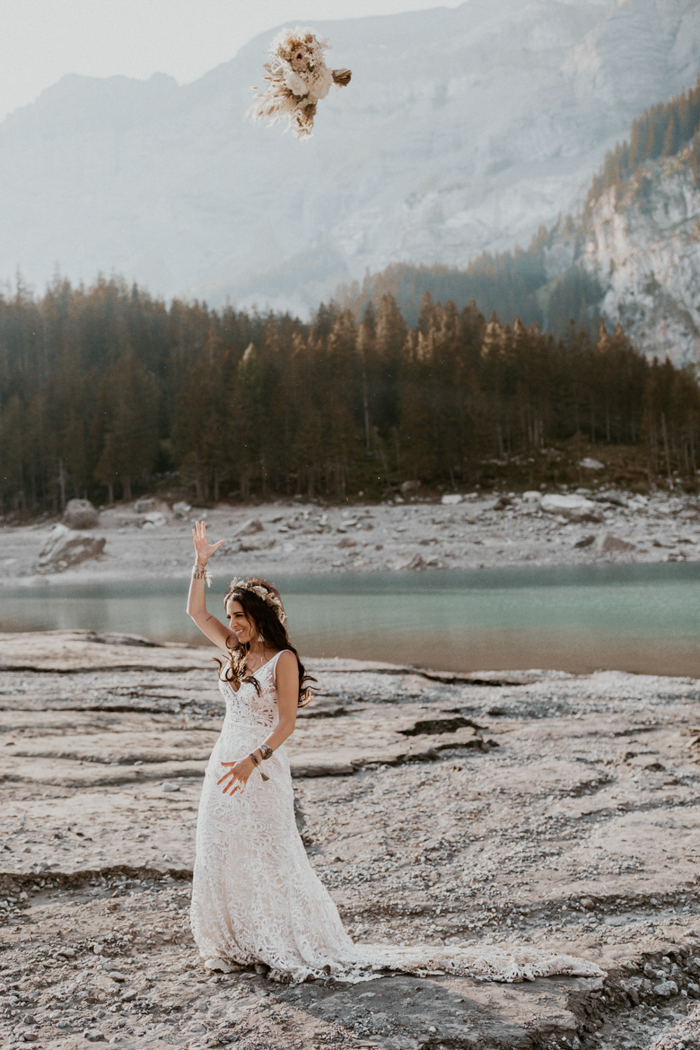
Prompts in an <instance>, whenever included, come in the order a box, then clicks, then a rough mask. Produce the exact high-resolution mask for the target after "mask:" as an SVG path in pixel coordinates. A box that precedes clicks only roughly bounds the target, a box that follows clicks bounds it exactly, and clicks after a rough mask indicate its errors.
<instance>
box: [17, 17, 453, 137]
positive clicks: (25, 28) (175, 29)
mask: <svg viewBox="0 0 700 1050" xmlns="http://www.w3.org/2000/svg"><path fill="white" fill-rule="evenodd" d="M461 2H463V0H439V2H438V0H0V18H1V20H2V21H1V24H2V33H0V120H1V119H2V118H4V117H5V116H6V115H7V113H9V112H11V111H12V110H13V109H16V108H17V107H18V106H24V105H26V103H28V102H32V101H33V100H34V99H35V98H36V97H37V95H38V94H39V93H40V92H41V91H43V89H44V88H46V87H49V86H50V85H51V84H53V83H55V82H56V81H57V80H59V79H60V78H61V77H62V76H64V75H65V74H66V73H82V74H84V75H85V76H92V77H106V76H113V75H114V74H117V73H122V74H124V75H125V76H128V77H138V78H143V79H145V78H146V77H149V76H151V74H152V73H156V72H159V73H170V75H171V76H173V77H175V79H176V80H177V81H179V82H180V83H181V84H185V83H187V82H188V81H191V80H196V79H197V77H199V76H201V75H202V74H203V73H206V72H207V70H209V69H212V68H213V67H214V66H216V65H218V64H219V63H220V62H225V61H227V59H229V58H232V57H233V55H235V53H236V52H237V51H238V49H239V48H240V47H241V46H242V45H243V44H245V43H246V41H248V40H250V38H251V37H253V36H256V35H257V34H258V33H261V32H264V30H266V29H270V28H272V27H273V26H276V25H279V24H280V23H283V22H293V23H297V22H303V23H310V24H312V25H313V22H314V21H315V20H320V19H328V18H351V17H359V16H362V15H373V14H374V15H382V14H396V13H397V12H400V11H417V10H420V9H421V8H423V9H424V8H428V7H457V6H458V5H459V4H460V3H461Z"/></svg>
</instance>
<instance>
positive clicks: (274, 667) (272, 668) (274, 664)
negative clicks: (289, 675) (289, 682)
mask: <svg viewBox="0 0 700 1050" xmlns="http://www.w3.org/2000/svg"><path fill="white" fill-rule="evenodd" d="M291 651H292V650H291V649H280V651H279V652H278V653H275V655H274V656H273V657H272V659H271V660H270V661H269V662H268V663H267V664H265V666H266V667H269V668H270V673H271V674H272V677H273V679H274V682H275V685H277V673H276V672H277V661H278V660H279V658H280V656H281V655H282V653H291Z"/></svg>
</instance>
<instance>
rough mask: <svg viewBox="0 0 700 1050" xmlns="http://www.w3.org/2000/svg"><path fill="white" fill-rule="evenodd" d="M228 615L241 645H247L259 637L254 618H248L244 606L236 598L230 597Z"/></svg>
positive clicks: (227, 605) (227, 604) (227, 606)
mask: <svg viewBox="0 0 700 1050" xmlns="http://www.w3.org/2000/svg"><path fill="white" fill-rule="evenodd" d="M226 615H227V616H228V620H229V627H230V628H231V630H232V631H233V633H234V634H235V636H236V639H237V641H238V644H239V645H246V644H247V643H248V642H252V641H254V639H256V638H257V636H258V629H257V627H256V626H255V624H254V623H253V621H252V620H250V619H248V617H247V616H246V613H245V610H244V608H243V606H242V605H241V603H240V602H239V601H236V599H235V598H229V600H228V602H227V603H226Z"/></svg>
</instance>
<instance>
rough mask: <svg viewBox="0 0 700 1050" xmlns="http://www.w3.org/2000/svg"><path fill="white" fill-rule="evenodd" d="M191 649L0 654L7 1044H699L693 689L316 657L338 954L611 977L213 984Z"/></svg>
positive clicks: (309, 728) (2, 971)
mask: <svg viewBox="0 0 700 1050" xmlns="http://www.w3.org/2000/svg"><path fill="white" fill-rule="evenodd" d="M134 534H135V535H139V534H138V533H136V532H135V533H134ZM125 535H126V534H125ZM331 535H332V534H331ZM209 655H210V654H209V652H207V651H206V650H202V649H187V648H185V647H182V646H155V645H152V644H151V645H149V644H137V643H136V640H134V639H130V638H128V637H124V636H122V637H116V636H111V637H108V636H102V637H100V636H98V635H92V634H89V633H87V632H73V633H59V632H57V633H53V634H43V635H40V636H39V635H0V728H1V729H2V733H1V737H0V748H1V749H2V755H3V762H2V774H1V777H0V799H1V803H0V813H1V817H0V856H1V857H2V858H3V859H2V866H1V867H0V911H2V913H3V915H4V918H3V919H2V920H1V921H2V930H1V932H0V982H1V984H2V1005H1V1006H0V1045H2V1046H5V1045H14V1044H17V1043H21V1042H24V1043H31V1044H32V1045H34V1046H41V1047H45V1048H49V1047H51V1048H54V1047H55V1048H61V1050H73V1048H77V1047H82V1046H84V1045H86V1043H88V1042H105V1041H106V1042H110V1043H115V1044H118V1045H121V1046H123V1047H125V1048H131V1047H134V1048H136V1047H142V1046H152V1047H154V1048H156V1047H159V1046H187V1047H190V1048H192V1050H194V1048H196V1047H213V1046H235V1047H240V1048H246V1050H296V1048H298V1050H302V1048H303V1050H312V1048H319V1050H320V1048H322V1047H342V1048H345V1047H348V1048H360V1047H371V1046H374V1047H382V1048H385V1050H418V1048H431V1050H438V1048H443V1050H448V1048H449V1050H458V1048H472V1050H477V1048H479V1050H492V1048H493V1050H496V1048H499V1050H506V1048H508V1050H511V1048H523V1050H525V1048H540V1047H542V1048H545V1047H546V1048H551V1050H553V1048H555V1047H558V1048H584V1047H585V1048H596V1050H621V1048H625V1047H629V1048H631V1050H647V1048H651V1047H653V1048H654V1050H681V1048H682V1047H685V1048H689V1047H698V1046H700V1019H699V1018H698V1014H697V1009H698V1007H697V1006H696V1005H695V1000H697V999H698V998H700V916H699V915H698V910H699V909H700V905H699V904H698V902H697V899H696V892H695V891H696V885H697V878H698V860H699V859H700V854H699V853H698V850H700V846H699V845H698V826H699V825H700V806H699V805H698V799H697V784H698V757H699V756H700V706H699V705H700V686H699V683H698V681H697V680H695V679H684V678H658V677H656V678H655V677H644V676H633V675H626V674H623V673H617V672H605V673H598V674H595V675H590V676H578V677H577V676H573V675H567V674H564V673H560V672H556V673H555V672H546V673H545V672H530V673H528V674H513V675H506V676H504V675H497V674H490V675H489V674H482V675H459V674H449V673H430V672H424V671H417V670H416V669H415V668H408V667H397V666H391V665H382V664H374V665H366V664H360V663H352V662H349V661H339V660H338V661H324V662H319V661H316V662H314V663H313V668H314V670H315V672H316V674H317V677H318V679H319V695H318V697H317V699H316V700H315V702H314V704H313V705H312V706H311V707H310V708H308V709H307V710H306V711H304V712H302V714H301V715H300V719H299V726H298V729H297V732H296V733H295V735H294V737H293V738H292V740H291V742H290V757H291V762H292V768H293V772H294V776H295V790H296V797H297V818H298V823H299V827H300V829H301V833H302V836H303V838H304V841H305V843H306V845H307V849H308V851H309V853H310V855H311V859H312V863H313V865H314V867H315V868H316V870H317V871H318V873H319V875H320V877H321V878H322V879H323V880H324V882H325V884H326V885H327V886H328V888H329V890H330V892H331V893H332V895H333V897H334V899H335V901H336V902H337V904H338V907H339V909H340V912H341V915H342V917H343V919H344V921H345V922H346V924H347V925H348V928H349V930H350V932H351V933H352V935H353V936H354V937H355V938H356V939H359V940H366V941H384V942H386V941H393V942H396V943H398V944H418V943H422V942H426V943H431V944H435V943H446V944H450V943H487V944H499V945H511V944H512V945H518V944H520V945H537V946H539V947H542V948H547V947H549V948H560V949H564V950H566V951H567V952H569V953H571V954H575V955H580V956H582V957H585V958H587V959H591V960H593V961H595V962H597V963H598V964H599V965H600V966H601V967H602V968H603V969H604V970H605V971H606V977H605V978H604V979H581V978H579V979H573V978H565V977H560V978H555V979H546V980H537V981H534V982H532V983H526V984H520V985H511V986H508V985H497V984H490V983H478V982H475V981H472V980H467V979H457V978H453V977H448V976H445V975H439V974H436V975H434V976H432V977H426V978H417V977H413V976H407V975H401V974H395V975H393V976H387V977H383V978H380V979H377V980H374V981H372V982H368V983H366V984H362V985H355V986H346V985H342V984H337V983H333V982H330V983H328V984H324V983H320V982H310V983H307V984H304V985H302V986H297V987H294V986H284V985H279V984H274V983H273V982H271V981H269V980H268V979H267V977H266V976H265V973H264V972H256V971H254V970H249V971H246V970H243V971H241V972H239V973H235V974H231V975H227V976H225V977H222V976H211V975H210V974H208V973H206V972H205V971H203V970H202V969H201V968H200V965H199V962H198V958H197V954H196V951H195V948H194V945H193V942H192V938H191V935H190V932H189V926H188V903H189V894H190V880H191V871H192V860H193V848H194V828H195V821H196V813H197V803H198V796H199V789H200V778H201V774H202V771H203V768H204V765H205V763H206V759H207V755H208V753H209V751H210V749H211V747H212V745H213V743H214V741H215V739H216V736H217V733H218V729H219V725H220V722H221V717H222V703H221V700H220V698H219V695H218V692H217V690H216V688H215V679H214V675H213V673H211V671H210V670H209V668H210V664H209Z"/></svg>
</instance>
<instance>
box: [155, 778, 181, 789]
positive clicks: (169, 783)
mask: <svg viewBox="0 0 700 1050" xmlns="http://www.w3.org/2000/svg"><path fill="white" fill-rule="evenodd" d="M160 789H161V791H179V790H180V785H179V784H173V782H172V780H164V781H163V783H162V784H161V785H160Z"/></svg>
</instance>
